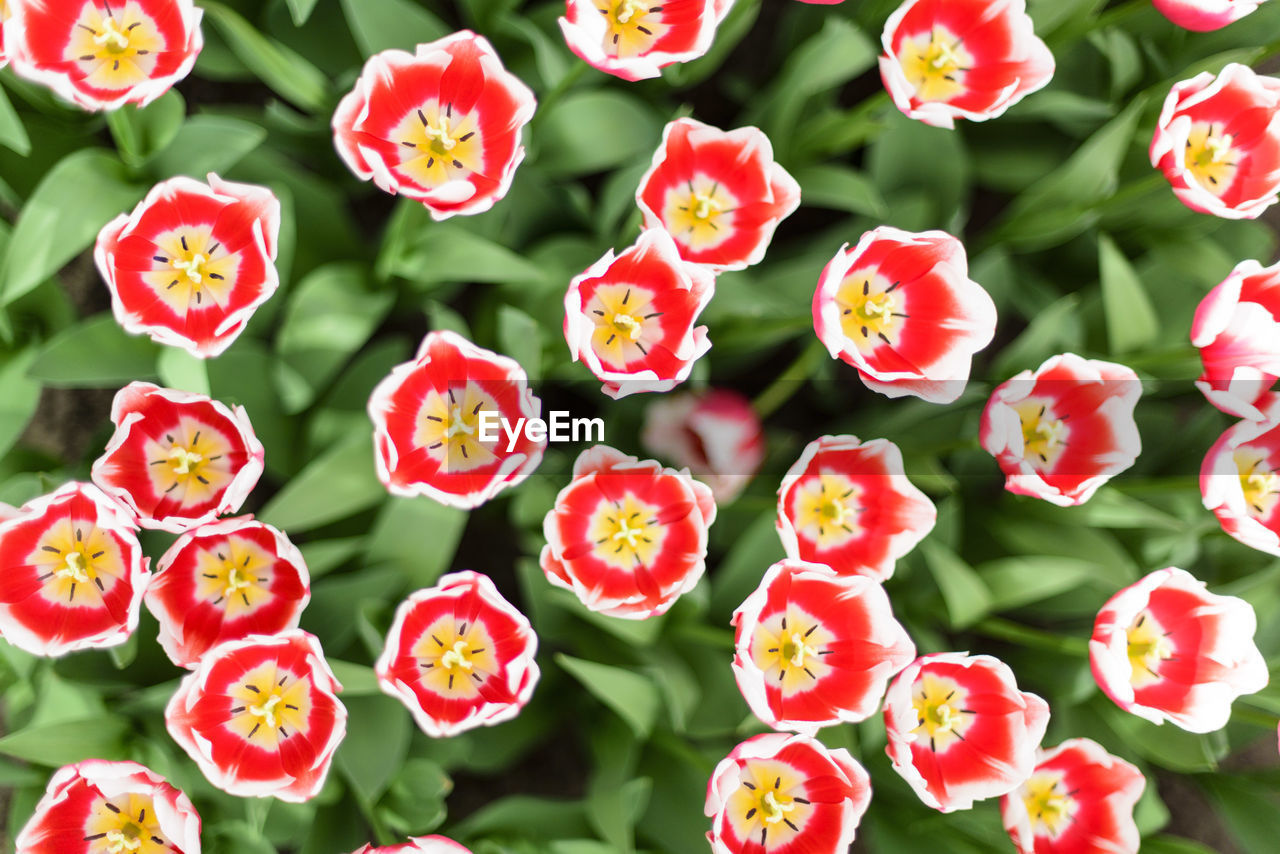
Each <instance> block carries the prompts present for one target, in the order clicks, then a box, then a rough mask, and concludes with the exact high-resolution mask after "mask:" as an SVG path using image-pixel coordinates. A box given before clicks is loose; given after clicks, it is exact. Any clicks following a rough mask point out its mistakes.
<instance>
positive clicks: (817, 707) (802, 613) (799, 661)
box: [733, 559, 916, 735]
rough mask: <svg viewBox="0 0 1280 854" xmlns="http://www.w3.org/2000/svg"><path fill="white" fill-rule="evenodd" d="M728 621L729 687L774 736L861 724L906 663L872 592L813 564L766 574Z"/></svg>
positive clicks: (887, 612)
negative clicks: (734, 686)
mask: <svg viewBox="0 0 1280 854" xmlns="http://www.w3.org/2000/svg"><path fill="white" fill-rule="evenodd" d="M733 624H734V626H735V627H736V632H735V635H734V657H733V673H734V676H735V677H736V678H737V680H738V689H739V690H740V691H742V696H743V697H745V698H746V700H747V704H748V705H749V706H750V707H751V711H752V712H753V713H754V714H755V716H756V717H758V718H759V719H760V720H762V721H764V722H765V723H766V724H768V725H769V726H771V727H773V728H774V729H779V730H795V731H797V732H804V733H808V734H810V735H812V734H813V733H814V732H815V731H816V730H817V729H818V728H819V727H825V726H835V725H837V724H840V723H842V722H843V723H856V722H857V721H862V720H866V719H867V718H869V717H871V715H873V714H875V711H876V709H878V708H879V706H880V698H881V697H883V696H884V692H885V686H886V685H887V684H888V682H889V680H890V679H891V678H892V677H893V676H894V675H895V674H896V673H897V672H898V671H900V670H902V668H904V667H906V666H907V665H908V664H910V663H911V662H912V661H914V660H915V657H916V648H915V644H913V643H912V642H911V638H910V637H908V636H907V632H906V629H904V628H903V627H902V625H901V624H900V623H899V622H898V621H897V620H896V619H894V616H893V609H892V608H891V607H890V605H889V597H888V595H887V594H886V593H885V592H884V588H883V587H882V586H881V585H879V584H878V583H876V582H875V581H873V580H872V579H870V578H864V577H862V576H840V575H837V574H836V572H835V571H834V570H833V569H831V568H830V567H827V566H823V565H821V564H816V563H805V562H804V561H799V560H790V559H788V560H783V561H779V562H778V563H775V564H774V565H773V566H771V567H769V569H768V570H767V571H766V572H765V574H764V578H763V579H762V580H761V582H760V586H759V587H757V588H756V589H755V591H754V592H753V593H752V594H751V595H750V596H748V597H747V599H746V601H745V602H743V603H742V605H741V606H740V607H739V608H738V610H737V611H735V612H734V614H733Z"/></svg>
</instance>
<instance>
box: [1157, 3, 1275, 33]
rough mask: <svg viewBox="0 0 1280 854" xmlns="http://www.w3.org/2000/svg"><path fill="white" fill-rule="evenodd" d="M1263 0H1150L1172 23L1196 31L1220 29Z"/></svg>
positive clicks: (1246, 13) (1247, 12)
mask: <svg viewBox="0 0 1280 854" xmlns="http://www.w3.org/2000/svg"><path fill="white" fill-rule="evenodd" d="M1264 2H1265V0H1151V4H1152V5H1153V6H1155V7H1156V9H1158V10H1159V11H1160V14H1161V15H1164V16H1165V17H1166V18H1168V19H1169V20H1170V21H1172V22H1173V23H1175V24H1177V25H1178V26H1180V27H1184V28H1185V29H1188V30H1194V31H1195V32H1198V33H1204V32H1208V31H1210V30H1220V29H1222V28H1223V27H1225V26H1226V25H1227V24H1230V23H1233V22H1235V21H1238V20H1240V19H1241V18H1243V17H1244V16H1245V15H1248V14H1249V13H1250V12H1253V11H1255V10H1257V8H1258V7H1259V6H1261V5H1262V4H1263V3H1264Z"/></svg>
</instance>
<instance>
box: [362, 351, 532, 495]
mask: <svg viewBox="0 0 1280 854" xmlns="http://www.w3.org/2000/svg"><path fill="white" fill-rule="evenodd" d="M486 413H488V414H492V415H493V416H495V417H496V418H498V419H501V420H502V421H505V422H506V423H507V424H508V425H523V424H524V423H525V422H527V421H529V420H530V419H536V418H538V417H539V416H540V415H541V413H542V403H541V401H539V400H538V398H536V397H534V396H533V392H532V391H530V390H529V387H528V379H527V378H526V376H525V373H524V369H523V368H521V367H520V365H519V364H518V363H516V362H515V361H514V360H513V359H509V358H507V357H506V356H499V355H498V354H497V353H494V352H492V351H490V350H485V349H483V348H481V347H477V346H476V345H475V344H472V343H471V342H470V341H468V340H467V339H465V338H463V337H462V336H461V335H458V334H457V333H455V332H448V331H444V332H432V333H430V334H429V335H427V337H426V338H424V339H423V340H422V346H421V347H419V348H418V355H417V356H416V357H415V358H414V360H413V361H412V362H405V363H404V364H402V365H397V366H396V367H394V368H392V369H391V374H390V375H389V376H388V377H386V378H385V379H383V380H382V382H380V383H378V385H377V387H376V388H375V389H374V390H373V394H372V395H371V396H370V397H369V417H370V419H372V420H373V428H374V429H373V440H374V461H375V463H376V464H377V469H378V477H379V479H381V480H382V482H383V484H385V485H386V487H387V489H388V490H390V491H391V492H392V494H394V495H403V496H408V497H412V496H415V495H426V496H429V497H430V498H433V499H435V500H436V501H439V502H440V503H441V504H447V505H449V506H451V507H461V508H463V509H469V508H472V507H478V506H480V505H481V504H483V503H485V502H486V501H488V500H489V499H491V498H493V497H494V496H495V495H497V494H498V493H499V492H501V491H502V490H504V489H506V488H507V487H510V486H515V485H516V484H518V483H520V482H521V481H523V480H524V479H525V478H527V477H528V476H529V475H530V474H532V473H533V470H534V469H536V468H537V467H538V463H540V462H542V454H543V451H545V450H546V447H547V439H546V436H543V437H542V438H541V439H540V440H537V441H535V440H534V439H531V438H530V437H529V433H528V431H525V430H523V429H520V430H519V432H518V435H517V436H516V438H515V440H514V444H512V441H511V440H510V439H509V437H508V436H507V435H506V434H505V433H504V432H503V430H501V429H497V430H495V434H496V436H497V438H496V439H494V440H492V441H490V440H487V439H483V438H481V437H482V426H483V425H482V423H481V422H482V417H483V416H484V414H486ZM513 429H514V427H513Z"/></svg>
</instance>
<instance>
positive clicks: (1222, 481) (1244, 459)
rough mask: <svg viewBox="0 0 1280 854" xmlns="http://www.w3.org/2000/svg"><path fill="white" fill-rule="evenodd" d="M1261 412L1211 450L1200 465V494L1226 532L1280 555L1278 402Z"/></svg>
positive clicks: (1279, 419) (1229, 433)
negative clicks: (1259, 415) (1260, 417)
mask: <svg viewBox="0 0 1280 854" xmlns="http://www.w3.org/2000/svg"><path fill="white" fill-rule="evenodd" d="M1264 415H1265V416H1266V417H1264V419H1263V420H1261V421H1241V422H1238V423H1237V424H1235V426H1233V427H1231V428H1229V429H1228V430H1227V431H1226V432H1225V433H1223V434H1222V436H1220V437H1219V438H1218V441H1217V442H1215V443H1214V445H1213V447H1212V448H1210V449H1209V453H1208V454H1206V455H1205V458H1204V462H1203V463H1202V464H1201V466H1200V495H1201V497H1202V498H1203V500H1204V506H1205V509H1207V510H1210V511H1212V512H1213V514H1214V515H1215V516H1217V517H1218V522H1219V523H1220V524H1221V525H1222V529H1223V530H1224V531H1226V532H1227V533H1228V534H1230V535H1231V536H1233V537H1235V538H1236V539H1237V540H1239V541H1240V542H1242V543H1244V544H1245V545H1246V546H1249V547H1250V548H1254V549H1257V550H1258V551H1263V552H1267V553H1268V554H1273V555H1277V556H1280V512H1277V506H1280V400H1277V401H1273V402H1272V403H1271V404H1270V405H1269V407H1268V409H1267V411H1266V412H1265V413H1264Z"/></svg>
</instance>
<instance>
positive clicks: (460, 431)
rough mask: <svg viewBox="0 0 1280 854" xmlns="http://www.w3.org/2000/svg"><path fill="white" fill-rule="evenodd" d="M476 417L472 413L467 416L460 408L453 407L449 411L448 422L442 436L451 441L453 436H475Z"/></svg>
mask: <svg viewBox="0 0 1280 854" xmlns="http://www.w3.org/2000/svg"><path fill="white" fill-rule="evenodd" d="M477 421H478V415H477V413H476V412H472V413H471V414H470V415H469V416H468V414H467V413H465V412H463V411H462V407H461V406H454V407H452V408H451V409H450V410H449V420H448V421H447V422H446V424H445V429H444V435H445V438H446V439H452V438H453V437H455V436H464V437H465V436H474V435H475V434H476V423H477Z"/></svg>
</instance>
